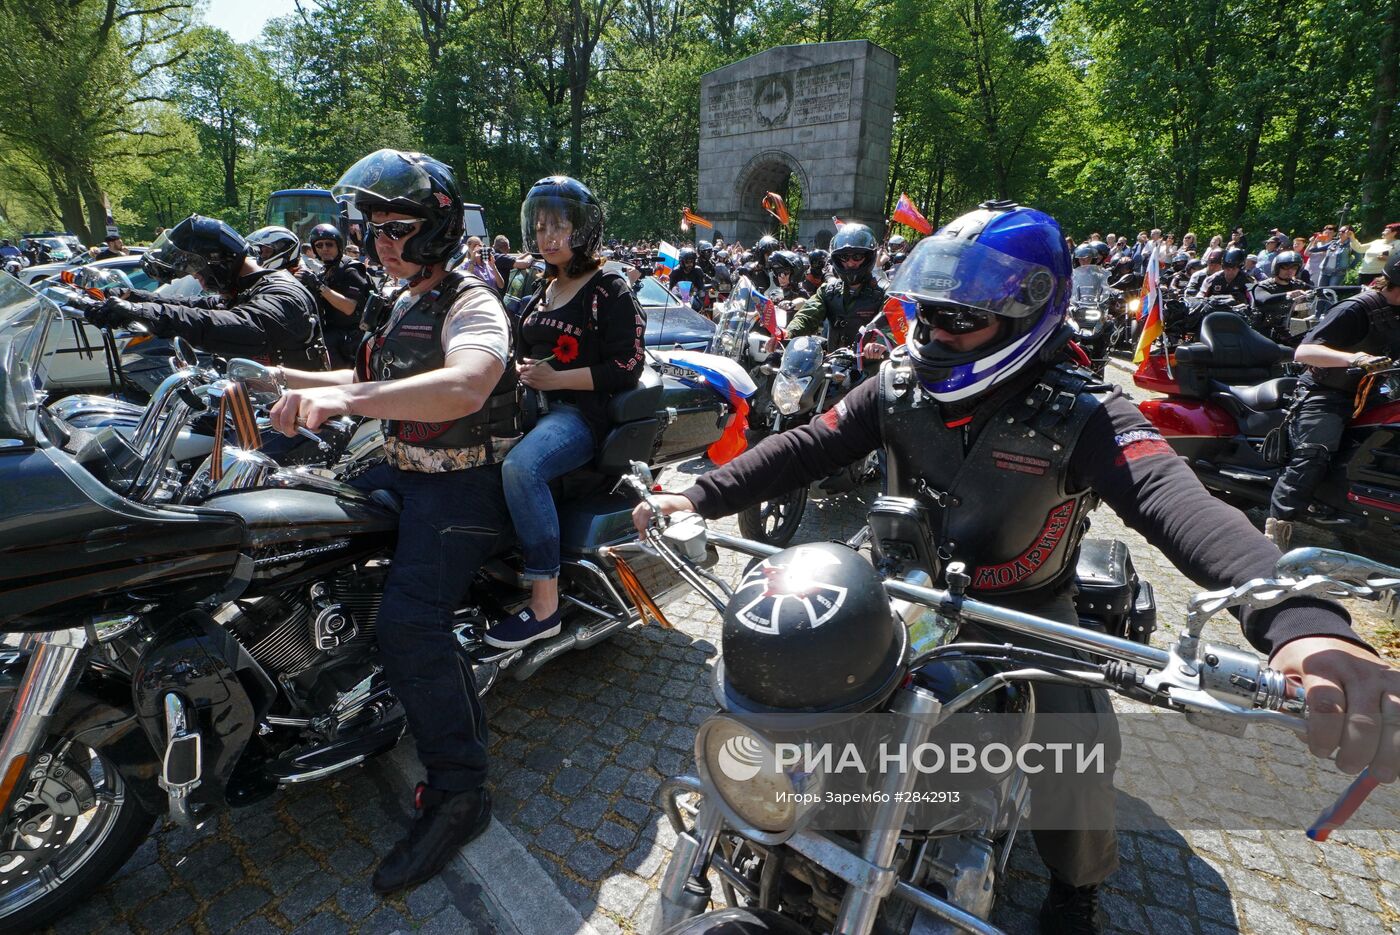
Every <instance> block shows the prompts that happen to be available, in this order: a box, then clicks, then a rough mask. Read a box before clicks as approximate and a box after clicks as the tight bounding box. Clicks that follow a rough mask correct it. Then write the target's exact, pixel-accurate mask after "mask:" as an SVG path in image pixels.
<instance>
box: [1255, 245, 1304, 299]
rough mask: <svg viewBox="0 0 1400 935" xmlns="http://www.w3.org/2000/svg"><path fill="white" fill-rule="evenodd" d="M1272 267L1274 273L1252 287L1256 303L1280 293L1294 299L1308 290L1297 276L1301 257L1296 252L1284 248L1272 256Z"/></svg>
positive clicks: (1300, 265)
mask: <svg viewBox="0 0 1400 935" xmlns="http://www.w3.org/2000/svg"><path fill="white" fill-rule="evenodd" d="M1273 267H1274V274H1273V275H1272V276H1270V277H1269V278H1268V279H1265V280H1263V281H1261V282H1258V283H1255V285H1254V287H1253V290H1252V291H1253V292H1254V301H1255V302H1256V303H1257V302H1261V301H1268V300H1269V299H1270V298H1273V297H1274V296H1280V295H1283V296H1287V297H1288V298H1289V299H1296V298H1298V297H1299V296H1301V295H1303V294H1304V293H1306V292H1307V291H1308V290H1307V289H1306V288H1304V287H1305V286H1306V283H1304V282H1303V281H1302V280H1300V279H1299V278H1298V271H1299V270H1300V269H1302V268H1303V258H1302V257H1300V256H1299V255H1298V254H1296V253H1294V252H1293V251H1292V250H1285V251H1284V252H1282V253H1280V254H1279V255H1278V256H1276V257H1274V263H1273Z"/></svg>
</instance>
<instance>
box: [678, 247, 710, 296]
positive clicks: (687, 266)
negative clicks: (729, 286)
mask: <svg viewBox="0 0 1400 935" xmlns="http://www.w3.org/2000/svg"><path fill="white" fill-rule="evenodd" d="M683 282H688V283H690V304H691V306H692V307H693V308H699V307H700V305H701V303H702V302H704V297H705V286H706V285H707V284H708V283H707V281H706V279H705V273H704V271H703V270H701V269H700V254H699V253H698V252H696V250H695V248H694V247H681V251H680V255H679V257H677V259H676V269H675V271H674V272H673V273H671V288H672V289H678V288H679V287H680V284H681V283H683Z"/></svg>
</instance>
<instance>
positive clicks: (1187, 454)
mask: <svg viewBox="0 0 1400 935" xmlns="http://www.w3.org/2000/svg"><path fill="white" fill-rule="evenodd" d="M1292 358H1293V350H1292V348H1290V347H1287V346H1284V345H1280V344H1277V343H1275V342H1273V341H1271V340H1269V339H1268V338H1266V337H1264V336H1263V335H1261V334H1259V333H1258V332H1256V331H1254V330H1253V329H1251V328H1250V327H1249V324H1248V322H1246V321H1244V320H1243V319H1241V318H1239V317H1238V316H1236V315H1232V314H1228V313H1221V314H1214V315H1210V316H1207V317H1206V319H1205V321H1204V323H1203V324H1202V326H1201V334H1200V340H1199V341H1197V342H1194V343H1190V344H1182V345H1179V346H1178V347H1177V348H1176V353H1175V359H1174V363H1172V364H1171V366H1170V368H1169V369H1168V368H1167V366H1166V365H1165V361H1164V360H1163V359H1162V358H1160V357H1158V358H1152V359H1149V360H1148V361H1144V363H1143V366H1142V367H1141V368H1140V369H1139V371H1138V374H1137V376H1136V377H1135V382H1136V383H1137V384H1138V385H1139V386H1142V387H1144V388H1147V389H1151V390H1154V391H1156V392H1159V393H1165V394H1166V396H1165V398H1158V399H1149V400H1144V401H1143V402H1140V403H1138V408H1139V409H1140V410H1141V411H1142V414H1143V415H1144V416H1145V417H1146V418H1147V420H1148V421H1149V422H1151V423H1152V424H1153V425H1154V426H1155V427H1156V428H1157V429H1158V431H1160V432H1161V433H1162V436H1163V437H1164V438H1165V439H1166V440H1167V442H1168V443H1169V444H1170V445H1171V446H1172V448H1173V449H1174V450H1175V451H1176V452H1177V453H1178V454H1180V455H1181V456H1182V458H1183V459H1184V460H1185V461H1186V463H1187V464H1188V465H1189V466H1190V468H1191V470H1192V471H1194V472H1195V473H1196V476H1197V477H1199V478H1200V479H1201V483H1203V484H1204V485H1205V486H1206V487H1207V489H1209V490H1211V491H1212V492H1213V493H1215V494H1216V495H1217V496H1220V497H1221V498H1222V499H1224V500H1226V501H1228V502H1230V503H1233V504H1235V505H1236V506H1239V507H1240V508H1241V509H1249V508H1251V507H1266V506H1267V505H1268V503H1269V497H1270V495H1271V494H1272V492H1273V489H1274V483H1275V482H1276V481H1277V480H1278V476H1279V473H1280V472H1281V471H1282V470H1283V466H1284V464H1286V463H1287V458H1286V452H1285V451H1283V450H1282V448H1281V447H1280V446H1279V445H1278V443H1279V442H1282V441H1283V440H1284V439H1283V437H1282V436H1281V433H1284V432H1286V431H1287V430H1286V427H1285V426H1284V418H1285V416H1286V414H1287V411H1288V408H1289V406H1290V405H1291V404H1292V401H1293V395H1294V390H1295V388H1296V386H1297V382H1298V380H1297V377H1295V376H1289V375H1285V373H1286V371H1287V370H1288V369H1292V368H1291V361H1292ZM1395 373H1396V371H1389V372H1381V373H1378V374H1375V375H1374V378H1373V381H1372V385H1373V390H1372V392H1371V395H1370V397H1369V398H1368V399H1367V400H1366V407H1365V408H1364V409H1363V411H1362V412H1361V414H1360V415H1359V416H1357V417H1356V418H1354V419H1353V420H1352V421H1351V423H1350V425H1349V426H1348V427H1347V431H1346V435H1345V436H1344V438H1343V441H1342V447H1341V450H1340V451H1338V452H1337V454H1336V456H1335V457H1334V458H1333V459H1332V464H1331V467H1330V468H1329V469H1328V472H1327V476H1326V478H1325V479H1324V480H1323V482H1322V483H1321V484H1320V485H1319V486H1318V488H1317V492H1316V493H1315V495H1314V498H1315V501H1316V503H1317V504H1318V506H1319V507H1321V508H1322V509H1321V512H1309V513H1307V514H1305V515H1304V516H1301V517H1300V518H1299V522H1304V523H1307V524H1310V525H1314V526H1317V527H1319V528H1324V529H1328V530H1330V531H1332V532H1334V533H1336V534H1337V535H1339V536H1341V537H1342V538H1343V539H1345V540H1348V541H1349V542H1351V543H1354V544H1355V547H1356V548H1358V549H1362V550H1364V551H1365V552H1366V553H1367V554H1380V555H1382V556H1386V555H1400V537H1397V534H1396V531H1395V526H1396V523H1397V522H1398V521H1400V474H1397V472H1396V470H1395V464H1396V461H1395V458H1396V456H1397V453H1400V381H1397V380H1396V379H1394V378H1393V375H1394V374H1395ZM1383 377H1391V378H1390V379H1380V378H1383ZM1271 435H1272V438H1271Z"/></svg>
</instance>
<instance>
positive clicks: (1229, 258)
mask: <svg viewBox="0 0 1400 935" xmlns="http://www.w3.org/2000/svg"><path fill="white" fill-rule="evenodd" d="M1245 256H1246V254H1245V252H1244V251H1243V250H1241V249H1240V248H1239V247H1231V248H1230V249H1229V250H1226V251H1225V256H1224V258H1223V259H1222V261H1221V265H1223V266H1230V267H1233V268H1235V269H1239V268H1240V267H1241V266H1244V261H1245Z"/></svg>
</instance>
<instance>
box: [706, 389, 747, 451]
mask: <svg viewBox="0 0 1400 935" xmlns="http://www.w3.org/2000/svg"><path fill="white" fill-rule="evenodd" d="M729 405H730V406H732V407H734V417H733V418H732V419H730V420H729V424H728V425H726V426H725V427H724V434H723V435H721V436H720V437H719V438H718V439H717V440H716V441H715V443H714V444H712V445H711V446H710V447H709V448H707V449H705V454H706V455H708V456H709V459H710V460H711V461H713V462H714V463H715V464H726V463H728V462H730V461H733V460H734V459H735V458H737V457H739V455H741V454H743V453H744V449H745V448H747V447H749V439H748V431H749V401H748V400H747V399H745V398H744V397H742V396H740V395H739V394H738V393H737V392H735V391H734V390H732V389H731V390H730V391H729Z"/></svg>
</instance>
